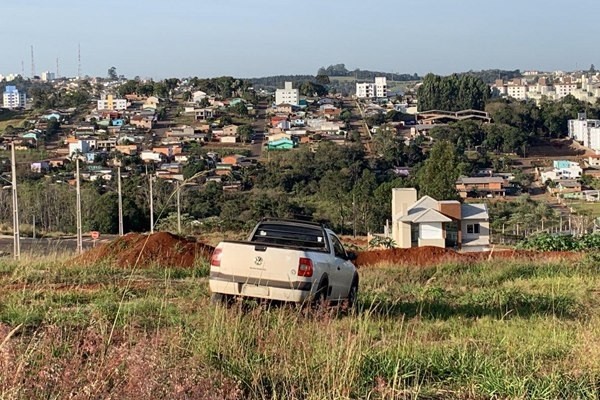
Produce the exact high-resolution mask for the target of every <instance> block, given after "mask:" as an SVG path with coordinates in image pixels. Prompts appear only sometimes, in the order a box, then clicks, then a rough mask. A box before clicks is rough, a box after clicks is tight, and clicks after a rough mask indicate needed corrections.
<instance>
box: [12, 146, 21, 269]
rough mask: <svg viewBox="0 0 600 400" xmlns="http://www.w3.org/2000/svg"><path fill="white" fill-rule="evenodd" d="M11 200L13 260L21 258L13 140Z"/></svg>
mask: <svg viewBox="0 0 600 400" xmlns="http://www.w3.org/2000/svg"><path fill="white" fill-rule="evenodd" d="M10 155H11V169H12V202H13V254H14V258H15V260H18V259H19V258H21V234H20V231H19V199H18V197H17V162H16V160H15V142H12V146H11V151H10Z"/></svg>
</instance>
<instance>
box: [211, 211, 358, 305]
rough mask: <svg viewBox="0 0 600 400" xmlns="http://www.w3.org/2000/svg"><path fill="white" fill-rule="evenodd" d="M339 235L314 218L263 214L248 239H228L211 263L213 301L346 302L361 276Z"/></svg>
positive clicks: (354, 295)
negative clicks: (311, 220) (241, 298)
mask: <svg viewBox="0 0 600 400" xmlns="http://www.w3.org/2000/svg"><path fill="white" fill-rule="evenodd" d="M355 258H356V255H355V254H354V253H351V252H347V251H346V250H345V249H344V246H343V245H342V242H341V241H340V239H339V238H338V237H337V236H336V234H335V233H334V232H333V231H331V230H330V229H327V228H325V227H324V226H323V225H321V224H318V223H313V222H306V221H298V220H284V219H264V220H262V221H261V222H259V223H258V224H257V225H256V227H255V228H254V230H253V231H252V233H251V234H250V236H249V238H248V240H247V241H229V240H226V241H223V242H221V243H219V245H218V246H217V247H216V249H215V251H214V253H213V255H212V258H211V262H210V279H209V286H210V290H211V292H212V298H213V300H214V301H228V300H230V299H231V298H233V297H237V296H241V297H250V298H258V299H268V300H278V301H286V302H295V303H305V302H312V303H320V302H336V303H339V302H343V301H345V302H347V304H348V306H353V305H354V304H355V302H356V298H357V295H358V284H359V276H358V272H357V270H356V267H355V266H354V264H353V263H352V260H354V259H355Z"/></svg>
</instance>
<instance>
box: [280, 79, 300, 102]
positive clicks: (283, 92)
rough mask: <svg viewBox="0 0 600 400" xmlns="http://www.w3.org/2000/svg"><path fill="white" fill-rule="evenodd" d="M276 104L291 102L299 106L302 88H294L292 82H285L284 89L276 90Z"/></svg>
mask: <svg viewBox="0 0 600 400" xmlns="http://www.w3.org/2000/svg"><path fill="white" fill-rule="evenodd" d="M275 104H276V105H279V104H291V105H293V106H297V105H298V104H300V90H298V89H294V88H293V85H292V82H285V83H284V87H283V89H277V90H276V91H275Z"/></svg>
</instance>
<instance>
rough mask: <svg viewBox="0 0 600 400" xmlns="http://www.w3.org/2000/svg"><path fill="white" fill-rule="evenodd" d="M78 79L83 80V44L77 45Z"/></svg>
mask: <svg viewBox="0 0 600 400" xmlns="http://www.w3.org/2000/svg"><path fill="white" fill-rule="evenodd" d="M77 78H81V44H79V43H78V44H77Z"/></svg>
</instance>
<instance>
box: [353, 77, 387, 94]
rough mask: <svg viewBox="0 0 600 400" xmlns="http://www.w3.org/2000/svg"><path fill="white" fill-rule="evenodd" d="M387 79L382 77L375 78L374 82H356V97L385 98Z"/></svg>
mask: <svg viewBox="0 0 600 400" xmlns="http://www.w3.org/2000/svg"><path fill="white" fill-rule="evenodd" d="M387 93H388V90H387V78H386V77H384V76H378V77H375V82H374V83H372V82H360V83H359V82H357V83H356V97H358V98H359V99H366V98H387Z"/></svg>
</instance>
